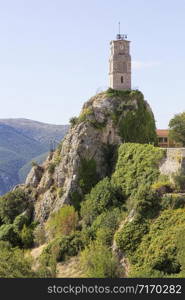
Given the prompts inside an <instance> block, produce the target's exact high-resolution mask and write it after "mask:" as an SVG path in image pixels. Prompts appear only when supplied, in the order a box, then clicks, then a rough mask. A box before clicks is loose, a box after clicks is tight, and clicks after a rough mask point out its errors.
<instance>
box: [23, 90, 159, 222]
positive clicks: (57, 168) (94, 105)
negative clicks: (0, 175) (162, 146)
mask: <svg viewBox="0 0 185 300" xmlns="http://www.w3.org/2000/svg"><path fill="white" fill-rule="evenodd" d="M132 141H133V142H139V143H155V141H156V136H155V121H154V117H153V114H152V111H151V109H150V107H149V105H148V104H147V102H146V101H145V100H144V98H143V95H142V93H141V92H139V91H122V92H119V91H115V90H112V89H109V90H108V91H106V92H103V93H100V94H98V95H96V96H94V97H92V98H91V99H90V100H89V101H87V102H86V103H85V104H84V106H83V108H82V111H81V113H80V116H79V117H78V118H76V117H75V118H72V119H71V128H70V130H69V132H68V134H67V135H66V137H65V138H64V140H63V142H62V144H61V145H60V146H59V147H58V149H57V150H56V151H55V152H53V153H50V155H49V156H48V158H47V160H46V161H45V163H44V164H43V165H42V166H38V165H35V166H34V167H33V168H32V170H31V172H30V173H29V175H28V177H27V180H26V183H25V185H23V186H22V188H23V189H26V190H27V191H28V192H29V195H30V200H31V201H33V202H34V208H35V209H34V215H35V219H36V220H39V221H40V222H42V221H44V220H46V219H47V218H48V216H49V215H50V214H51V212H53V211H55V210H57V209H58V208H60V207H61V206H62V205H63V204H64V203H65V204H66V203H70V204H73V205H74V206H76V207H77V208H78V205H79V203H80V201H82V200H83V197H84V195H85V194H86V193H88V192H89V191H90V190H91V188H92V187H93V186H94V185H95V184H96V183H97V182H98V181H99V180H100V179H102V178H103V177H105V176H107V175H109V174H110V173H111V172H112V169H113V168H114V160H115V157H116V149H117V145H119V144H121V143H122V142H132Z"/></svg>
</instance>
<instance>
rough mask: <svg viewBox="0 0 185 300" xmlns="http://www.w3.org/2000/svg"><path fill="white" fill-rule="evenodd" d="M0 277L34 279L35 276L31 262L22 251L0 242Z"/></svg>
mask: <svg viewBox="0 0 185 300" xmlns="http://www.w3.org/2000/svg"><path fill="white" fill-rule="evenodd" d="M6 226H9V225H6ZM0 277H1V278H27V277H36V274H35V273H34V272H33V271H32V269H31V260H30V259H29V258H25V257H24V253H23V251H22V250H20V249H17V248H11V246H10V245H9V244H7V243H5V242H0Z"/></svg>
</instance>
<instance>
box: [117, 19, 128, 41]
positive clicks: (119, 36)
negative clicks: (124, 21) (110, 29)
mask: <svg viewBox="0 0 185 300" xmlns="http://www.w3.org/2000/svg"><path fill="white" fill-rule="evenodd" d="M120 29H121V25H120V22H118V32H119V33H118V34H117V35H116V38H117V40H126V39H127V34H121V31H120Z"/></svg>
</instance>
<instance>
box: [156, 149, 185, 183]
mask: <svg viewBox="0 0 185 300" xmlns="http://www.w3.org/2000/svg"><path fill="white" fill-rule="evenodd" d="M159 169H160V172H161V174H164V175H168V176H169V177H170V178H172V175H173V174H175V173H177V172H178V171H181V170H182V171H185V148H167V149H166V157H165V158H164V159H163V160H162V162H161V165H160V168H159Z"/></svg>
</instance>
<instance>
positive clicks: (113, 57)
mask: <svg viewBox="0 0 185 300" xmlns="http://www.w3.org/2000/svg"><path fill="white" fill-rule="evenodd" d="M109 87H111V88H112V89H115V90H127V89H131V56H130V41H128V40H127V36H126V35H123V34H117V37H116V40H113V41H111V42H110V59H109Z"/></svg>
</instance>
